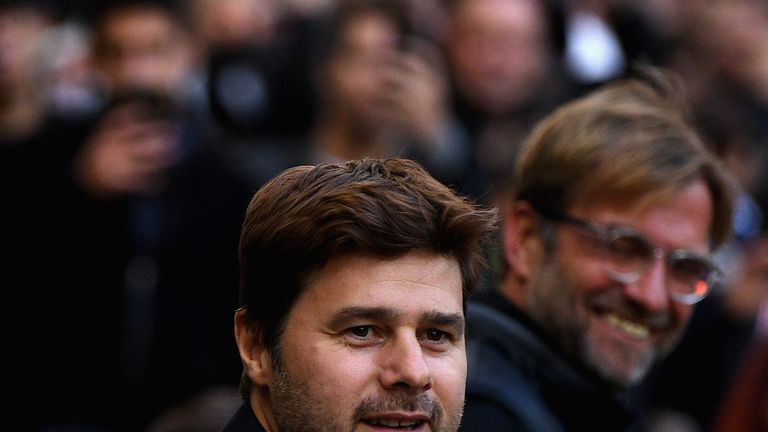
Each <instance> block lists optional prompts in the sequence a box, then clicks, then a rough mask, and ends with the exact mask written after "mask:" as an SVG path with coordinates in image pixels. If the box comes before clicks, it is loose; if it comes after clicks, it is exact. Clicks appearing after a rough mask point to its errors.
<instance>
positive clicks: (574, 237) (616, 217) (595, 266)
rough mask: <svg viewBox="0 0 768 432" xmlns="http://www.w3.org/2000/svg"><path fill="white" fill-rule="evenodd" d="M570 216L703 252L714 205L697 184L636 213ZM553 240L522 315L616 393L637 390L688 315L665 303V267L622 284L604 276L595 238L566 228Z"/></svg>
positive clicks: (585, 209)
mask: <svg viewBox="0 0 768 432" xmlns="http://www.w3.org/2000/svg"><path fill="white" fill-rule="evenodd" d="M569 212H570V213H571V214H572V215H573V216H575V217H578V218H581V219H584V220H588V221H592V222H596V223H600V224H616V225H621V226H626V227H629V228H633V229H635V230H637V231H638V232H640V233H642V234H643V235H645V236H646V237H647V238H648V239H649V240H650V241H652V242H654V243H655V244H656V245H658V246H660V247H662V248H664V249H665V250H672V249H686V250H692V251H697V252H699V253H701V254H706V253H707V251H708V246H707V245H708V238H709V228H710V223H711V215H712V201H711V198H710V195H709V192H708V189H707V187H706V186H705V184H704V183H703V182H701V181H697V182H694V183H692V184H691V185H689V186H688V187H686V188H684V189H683V190H682V191H681V192H679V193H678V194H677V195H675V196H674V197H673V198H672V199H671V200H670V201H668V202H666V203H664V204H662V205H659V206H656V207H653V208H651V209H649V210H645V211H641V212H630V211H628V210H627V207H626V206H620V205H615V204H614V205H608V204H604V205H586V204H585V205H582V206H576V207H574V208H571V209H569ZM557 232H558V235H557V244H556V245H555V250H554V251H553V252H552V253H551V254H550V256H545V257H544V258H543V260H542V264H541V266H540V267H539V268H538V271H537V272H535V274H534V276H533V277H532V278H531V280H530V284H529V287H528V292H527V299H526V306H525V308H526V309H527V311H528V313H529V314H530V315H531V316H532V317H533V318H534V319H535V320H536V321H537V322H538V323H539V324H540V325H541V326H542V327H543V328H545V330H546V331H547V332H548V333H550V334H551V335H552V336H553V337H554V340H555V343H556V344H558V346H559V347H560V348H561V349H562V350H563V351H564V352H565V353H566V354H567V355H569V356H570V357H572V358H574V359H576V360H577V361H580V362H581V363H583V364H584V365H585V366H586V367H587V368H589V369H591V370H594V371H596V372H598V374H600V375H601V376H602V377H603V378H605V379H606V380H608V381H609V382H612V383H614V384H616V385H617V386H619V387H627V386H630V385H633V384H635V383H637V382H638V381H639V380H641V379H642V378H643V377H644V376H645V375H646V373H647V372H648V369H649V368H650V367H651V366H652V364H653V363H654V362H655V361H656V360H658V359H659V358H660V357H663V356H664V355H666V354H667V353H668V352H669V351H671V350H672V348H673V347H674V346H675V345H676V343H677V341H678V340H679V338H680V337H681V335H682V333H683V331H684V329H685V326H686V324H687V322H688V319H689V317H690V315H691V313H692V310H693V307H692V306H690V305H684V304H681V303H677V302H675V301H673V300H672V299H671V298H670V295H669V291H668V287H667V281H666V278H667V270H666V268H665V260H664V259H658V258H657V259H656V260H655V262H654V263H653V265H652V267H651V268H650V269H649V270H648V272H647V273H646V274H644V275H643V276H642V277H640V278H639V280H637V281H636V282H633V283H629V284H622V283H619V282H616V281H614V280H612V279H611V278H610V277H609V276H608V274H607V272H606V269H605V267H604V265H605V263H604V260H603V259H601V257H600V254H601V251H600V247H599V245H598V244H597V242H596V241H595V239H594V238H593V237H590V236H589V234H587V233H585V232H583V231H581V230H579V229H577V228H575V227H572V226H570V225H559V227H558V230H557Z"/></svg>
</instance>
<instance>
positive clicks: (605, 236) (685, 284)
mask: <svg viewBox="0 0 768 432" xmlns="http://www.w3.org/2000/svg"><path fill="white" fill-rule="evenodd" d="M534 209H535V210H536V211H537V212H538V213H539V214H541V215H542V216H543V217H544V218H545V219H548V220H550V221H552V222H561V223H568V224H570V225H573V226H576V227H579V228H582V229H585V230H587V231H589V232H590V233H592V234H593V235H594V236H595V237H596V238H597V239H598V241H599V242H600V246H601V248H602V250H603V251H604V259H605V263H606V271H607V273H608V276H609V277H610V278H611V279H613V280H615V281H617V282H620V283H623V284H630V283H634V282H636V281H637V280H639V279H640V278H641V277H642V276H643V275H644V274H645V273H647V272H648V270H649V269H650V268H651V266H653V263H654V262H655V261H656V260H657V259H661V258H666V259H665V263H666V267H667V284H668V287H669V293H670V296H671V297H672V299H673V300H675V301H677V302H679V303H682V304H687V305H692V304H694V303H697V302H699V301H701V300H702V299H703V298H704V297H706V295H707V294H708V293H709V291H710V290H711V287H712V285H714V284H715V283H716V281H717V280H718V278H719V277H720V270H719V269H718V268H717V266H716V265H715V264H714V263H713V262H712V261H711V260H710V259H709V258H707V257H706V256H703V255H701V254H698V253H696V252H694V251H690V250H684V249H676V250H672V251H666V250H664V249H662V248H660V247H657V246H656V245H654V244H653V243H651V242H650V241H649V240H648V239H647V238H645V236H643V235H642V234H640V233H639V232H637V231H635V230H633V229H631V228H627V227H622V226H615V225H602V224H597V223H593V222H587V221H585V220H582V219H579V218H575V217H573V216H571V215H569V214H567V213H564V212H559V211H549V210H544V209H540V208H537V207H536V206H534Z"/></svg>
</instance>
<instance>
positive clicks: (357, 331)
mask: <svg viewBox="0 0 768 432" xmlns="http://www.w3.org/2000/svg"><path fill="white" fill-rule="evenodd" d="M349 332H350V333H351V334H352V336H355V337H359V338H368V337H371V336H373V328H372V327H371V326H357V327H352V328H351V329H349Z"/></svg>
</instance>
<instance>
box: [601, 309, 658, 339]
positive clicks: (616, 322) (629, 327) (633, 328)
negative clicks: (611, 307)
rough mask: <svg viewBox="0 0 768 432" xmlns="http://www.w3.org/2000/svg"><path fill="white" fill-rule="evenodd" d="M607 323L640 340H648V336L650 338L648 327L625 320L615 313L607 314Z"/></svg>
mask: <svg viewBox="0 0 768 432" xmlns="http://www.w3.org/2000/svg"><path fill="white" fill-rule="evenodd" d="M605 321H606V322H608V324H610V325H612V326H613V327H616V328H618V329H619V330H621V331H623V332H624V333H626V334H628V335H630V336H633V337H636V338H640V339H647V338H648V336H650V331H649V330H648V327H646V326H644V325H642V324H638V323H636V322H632V321H629V320H625V319H623V318H621V317H619V316H618V315H616V314H614V313H609V314H607V315H606V316H605Z"/></svg>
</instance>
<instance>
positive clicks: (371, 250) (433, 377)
mask: <svg viewBox="0 0 768 432" xmlns="http://www.w3.org/2000/svg"><path fill="white" fill-rule="evenodd" d="M495 219H496V217H495V212H493V211H491V210H483V209H480V208H477V207H475V206H474V205H472V204H471V203H470V202H469V201H468V200H466V199H464V198H460V197H458V196H456V195H455V194H454V193H453V192H452V191H451V190H449V189H448V188H447V187H445V186H443V185H442V184H441V183H439V182H438V181H436V180H435V179H433V178H432V177H430V176H429V175H428V174H427V173H426V171H424V170H423V169H422V168H421V167H420V166H419V165H418V164H416V163H415V162H412V161H408V160H402V159H387V160H378V159H365V160H357V161H351V162H347V163H345V164H343V165H327V164H322V165H317V166H300V167H296V168H292V169H289V170H287V171H285V172H283V173H282V174H281V175H279V176H277V177H276V178H275V179H273V180H272V181H271V182H269V183H268V184H267V185H265V186H264V187H263V188H262V189H261V190H260V191H259V192H258V193H256V195H255V196H254V197H253V200H252V201H251V203H250V205H249V207H248V210H247V213H246V217H245V223H244V225H243V231H242V236H241V242H240V264H241V285H240V298H241V308H240V309H239V310H238V311H237V312H236V314H235V336H236V339H237V345H238V348H239V350H240V356H241V359H242V361H243V366H244V371H243V379H242V385H241V392H242V396H243V399H244V400H245V403H244V404H243V406H242V407H241V409H240V410H239V412H238V413H237V414H236V415H235V417H234V418H233V420H232V421H231V422H230V424H229V425H228V427H227V429H226V430H227V431H245V430H250V431H252V430H257V431H258V430H261V431H268V432H277V431H280V432H287V431H320V430H323V431H325V430H339V431H340V430H350V431H351V430H358V429H362V430H369V429H370V430H390V429H403V428H406V429H411V430H420V431H456V429H457V428H458V424H459V420H460V418H461V411H462V406H463V402H464V383H465V379H466V353H465V348H464V347H465V343H464V327H465V324H464V309H465V302H466V296H467V295H468V294H469V293H470V292H472V291H473V290H474V288H475V286H476V285H477V283H478V278H479V275H480V271H481V268H482V265H483V262H484V254H483V249H482V245H483V242H484V240H485V239H486V238H487V237H488V235H489V234H490V232H491V231H492V229H493V227H494V224H495Z"/></svg>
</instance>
